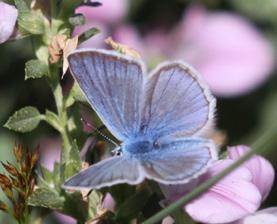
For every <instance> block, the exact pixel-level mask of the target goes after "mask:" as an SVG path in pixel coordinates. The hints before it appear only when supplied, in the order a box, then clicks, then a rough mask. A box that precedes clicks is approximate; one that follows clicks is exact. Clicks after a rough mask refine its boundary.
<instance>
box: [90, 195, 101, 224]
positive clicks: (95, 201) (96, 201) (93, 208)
mask: <svg viewBox="0 0 277 224" xmlns="http://www.w3.org/2000/svg"><path fill="white" fill-rule="evenodd" d="M101 200H102V194H101V193H100V192H98V191H92V192H91V193H90V194H89V197H88V202H89V204H88V217H89V218H90V219H94V218H96V215H97V209H98V206H99V205H100V204H101Z"/></svg>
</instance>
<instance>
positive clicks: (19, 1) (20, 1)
mask: <svg viewBox="0 0 277 224" xmlns="http://www.w3.org/2000/svg"><path fill="white" fill-rule="evenodd" d="M14 4H15V6H16V8H17V9H18V11H19V13H27V12H30V9H29V7H28V5H27V4H26V2H25V1H24V0H14Z"/></svg>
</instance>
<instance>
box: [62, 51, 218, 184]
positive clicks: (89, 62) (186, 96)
mask: <svg viewBox="0 0 277 224" xmlns="http://www.w3.org/2000/svg"><path fill="white" fill-rule="evenodd" d="M68 61H69V65H70V66H69V67H70V70H71V73H72V74H73V77H74V78H75V80H76V81H77V82H78V84H79V85H80V87H81V89H82V90H83V92H84V93H85V95H86V97H87V100H88V102H89V103H90V104H91V106H92V108H93V109H94V110H95V111H96V113H97V114H98V115H99V117H100V118H101V120H102V122H103V123H104V124H105V125H106V127H107V128H108V129H109V130H110V131H111V133H112V134H113V135H114V136H115V137H116V138H117V139H118V140H120V141H121V142H122V143H121V145H120V150H121V152H122V153H121V155H118V156H113V157H111V158H108V159H105V160H103V161H101V162H98V163H96V164H94V165H92V166H90V167H89V168H87V169H86V170H83V171H81V172H80V173H78V174H77V175H75V176H73V177H72V178H70V179H69V180H67V181H66V182H65V183H64V187H65V188H68V189H70V188H73V189H82V188H89V189H99V188H102V187H107V186H112V185H115V184H120V183H128V184H131V185H134V184H139V183H141V182H142V181H143V180H144V179H145V178H148V179H152V180H155V181H157V182H159V183H163V184H183V183H187V182H189V181H190V180H191V179H192V178H195V177H197V176H199V175H200V174H202V173H203V172H205V171H206V170H207V167H208V166H209V164H210V163H211V162H212V161H213V160H214V159H216V157H217V153H216V147H215V145H214V144H213V143H212V142H211V141H210V140H207V139H204V138H201V137H199V136H201V134H203V132H204V131H205V130H207V129H208V128H209V127H211V125H212V124H213V116H214V111H215V99H214V97H213V96H212V95H211V93H210V91H209V89H208V88H207V86H206V85H205V84H204V83H203V81H201V79H200V77H199V75H198V73H197V72H196V71H195V70H194V69H193V68H192V67H190V66H188V65H186V64H184V63H183V62H180V61H177V62H165V63H162V64H160V65H159V66H158V67H157V68H156V69H155V70H154V71H153V72H151V73H150V74H147V73H146V69H145V65H144V64H143V62H141V61H140V60H138V59H134V58H132V57H129V56H126V55H121V54H119V53H116V52H113V51H108V50H96V49H82V50H76V51H74V52H73V53H71V54H70V55H69V57H68Z"/></svg>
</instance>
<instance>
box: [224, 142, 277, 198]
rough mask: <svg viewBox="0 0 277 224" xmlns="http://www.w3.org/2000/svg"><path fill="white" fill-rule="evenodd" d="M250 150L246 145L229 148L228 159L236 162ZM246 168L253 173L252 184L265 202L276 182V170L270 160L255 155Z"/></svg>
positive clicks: (246, 164)
mask: <svg viewBox="0 0 277 224" xmlns="http://www.w3.org/2000/svg"><path fill="white" fill-rule="evenodd" d="M249 150H250V148H249V147H248V146H245V145H239V146H234V147H228V157H229V158H230V159H233V160H236V159H238V158H240V157H241V156H243V155H244V154H245V153H246V152H247V151H249ZM244 166H246V167H247V168H248V169H249V170H250V172H251V173H252V177H253V179H252V182H253V183H254V184H255V185H256V186H257V187H258V189H259V191H260V192H261V195H262V198H263V200H265V198H266V197H267V196H268V194H269V192H270V190H271V188H272V185H273V181H274V175H275V172H274V168H273V166H272V165H271V164H270V162H269V161H268V160H266V159H265V158H263V157H262V156H258V155H255V156H253V157H252V158H251V159H249V160H248V161H247V162H246V163H245V164H244Z"/></svg>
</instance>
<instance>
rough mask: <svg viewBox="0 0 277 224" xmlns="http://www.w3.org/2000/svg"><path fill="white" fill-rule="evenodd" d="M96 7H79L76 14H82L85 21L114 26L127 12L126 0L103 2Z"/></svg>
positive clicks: (127, 2)
mask: <svg viewBox="0 0 277 224" xmlns="http://www.w3.org/2000/svg"><path fill="white" fill-rule="evenodd" d="M101 3H102V5H101V6H98V7H90V6H80V7H78V8H77V9H76V13H82V14H83V15H84V16H85V17H86V19H87V21H90V22H99V23H103V24H106V25H107V24H114V23H117V22H119V21H120V20H122V19H123V18H124V17H125V16H126V15H127V12H128V8H129V1H128V0H105V1H101Z"/></svg>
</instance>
